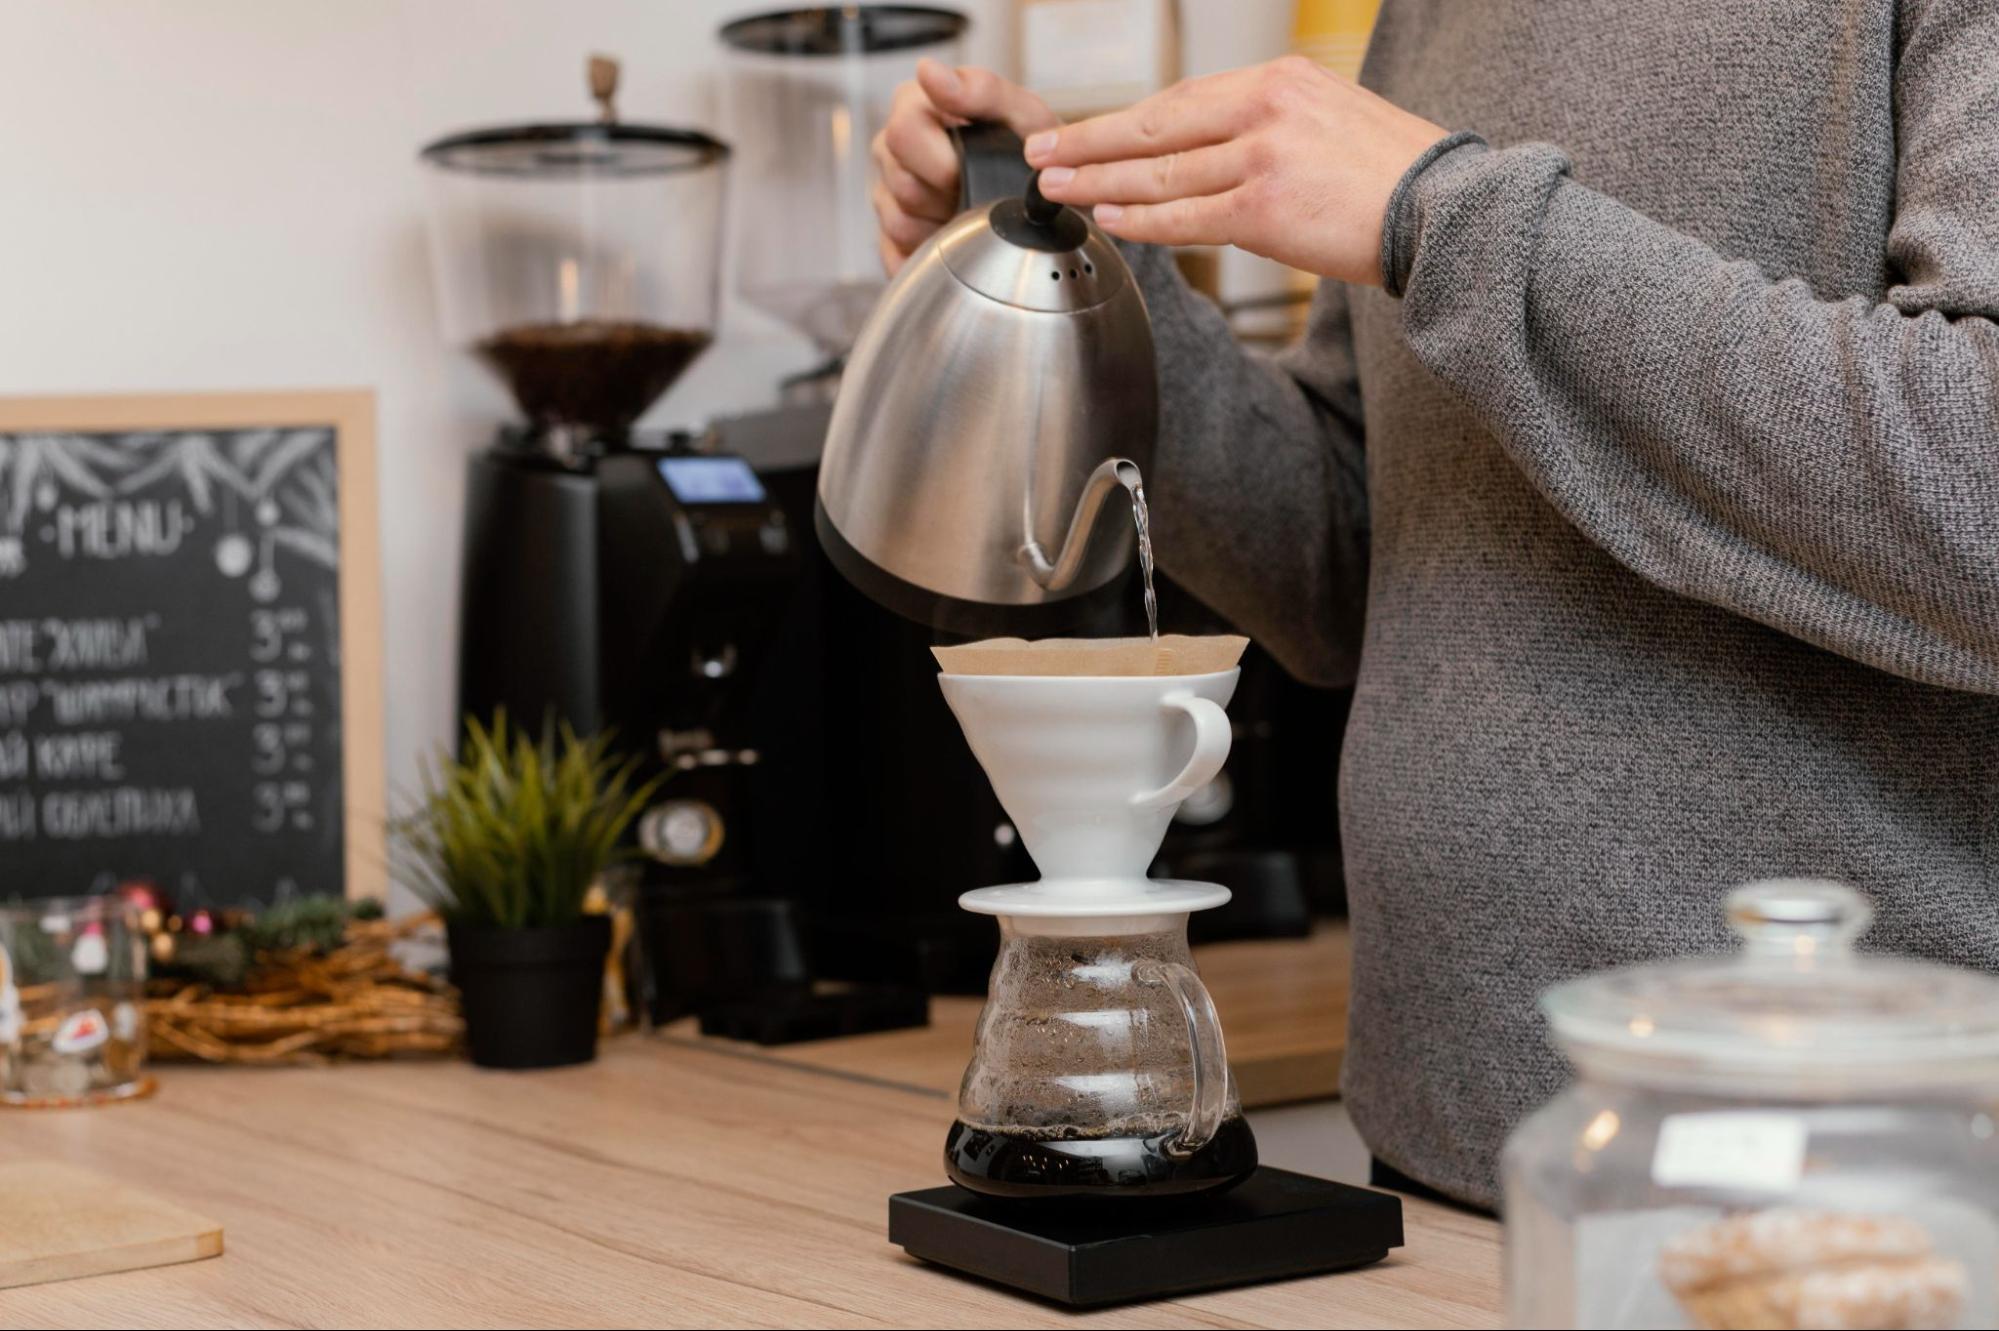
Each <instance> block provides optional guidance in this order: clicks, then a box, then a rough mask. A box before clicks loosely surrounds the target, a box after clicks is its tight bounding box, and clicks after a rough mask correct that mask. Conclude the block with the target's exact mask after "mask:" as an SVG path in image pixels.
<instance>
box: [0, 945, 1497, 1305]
mask: <svg viewBox="0 0 1999 1331" xmlns="http://www.w3.org/2000/svg"><path fill="white" fill-rule="evenodd" d="M1256 955H1257V954H1256V953H1255V952H1254V950H1253V949H1252V950H1251V951H1250V952H1249V956H1250V957H1252V958H1254V957H1255V956H1256ZM1201 964H1202V966H1203V969H1204V971H1206V972H1208V973H1209V975H1210V977H1211V979H1213V980H1214V981H1215V983H1216V987H1217V988H1218V989H1224V991H1226V986H1225V984H1224V982H1223V978H1222V977H1223V974H1224V972H1226V971H1227V970H1228V964H1227V963H1220V964H1218V963H1217V962H1216V961H1215V960H1214V959H1212V953H1211V952H1205V951H1204V953H1203V955H1202V961H1201ZM1248 969H1252V970H1254V969H1257V968H1256V967H1254V966H1250V967H1248ZM1246 992H1247V991H1246ZM1271 1001H1277V1000H1276V999H1275V998H1274V997H1273V998H1272V1000H1271ZM1252 1011H1253V1005H1250V1004H1246V1003H1245V1002H1240V1001H1239V1002H1238V1003H1237V1004H1236V1007H1235V1012H1234V1015H1233V1016H1231V1015H1229V1008H1228V1006H1227V1004H1226V1001H1224V1014H1225V1015H1224V1022H1225V1024H1228V1023H1235V1025H1231V1026H1228V1028H1229V1029H1230V1034H1231V1037H1232V1040H1233V1041H1234V1042H1236V1043H1238V1044H1242V1045H1244V1046H1245V1047H1246V1049H1254V1048H1255V1047H1256V1045H1257V1042H1258V1040H1259V1039H1262V1038H1266V1037H1263V1036H1259V1035H1256V1034H1253V1033H1252V1032H1253V1031H1254V1030H1255V1029H1256V1027H1257V1026H1258V1023H1257V1022H1256V1021H1255V1020H1254V1019H1253V1018H1252V1016H1251V1013H1252ZM1238 1026H1239V1027H1240V1029H1237V1027H1238ZM961 1036H962V1032H961ZM866 1038H868V1039H874V1040H881V1041H886V1040H888V1039H890V1038H891V1037H887V1036H877V1037H866ZM1267 1038H1269V1039H1270V1040H1271V1041H1272V1042H1273V1046H1272V1047H1276V1044H1277V1043H1280V1039H1279V1036H1278V1035H1277V1034H1275V1033H1273V1034H1271V1035H1269V1036H1268V1037H1267ZM842 1043H844V1044H849V1045H860V1044H862V1043H863V1042H862V1041H851V1042H842ZM831 1048H832V1047H831V1046H827V1047H825V1048H823V1049H821V1050H820V1051H819V1053H818V1054H817V1055H816V1056H815V1057H819V1058H827V1057H835V1056H837V1060H838V1061H844V1060H845V1055H844V1054H838V1053H837V1051H835V1054H832V1055H829V1053H828V1050H831ZM963 1059H964V1048H963V1043H962V1038H961V1039H960V1040H959V1041H958V1042H957V1043H956V1044H955V1045H954V1046H953V1047H950V1048H948V1049H945V1048H942V1047H941V1043H940V1049H939V1050H938V1052H936V1053H935V1054H934V1055H932V1056H931V1057H929V1058H927V1059H926V1058H923V1057H917V1056H913V1055H910V1056H906V1057H904V1058H903V1061H901V1062H896V1061H894V1060H883V1059H878V1058H875V1057H872V1056H869V1057H865V1058H863V1059H862V1060H861V1066H863V1067H867V1068H869V1069H871V1071H869V1072H868V1073H866V1074H865V1075H863V1074H859V1073H856V1072H854V1071H850V1070H847V1069H845V1068H840V1067H831V1066H809V1065H808V1063H809V1061H810V1059H809V1058H808V1057H802V1056H800V1055H799V1054H798V1052H797V1051H793V1053H792V1054H791V1055H789V1056H787V1057H783V1058H780V1057H773V1056H771V1055H770V1054H767V1053H765V1052H762V1051H754V1052H753V1051H750V1050H746V1049H741V1048H736V1047H732V1046H724V1045H720V1044H718V1043H715V1042H707V1041H699V1040H688V1039H683V1038H676V1037H673V1036H665V1037H648V1036H625V1037H621V1038H619V1039H616V1040H612V1041H609V1042H607V1043H606V1045H605V1047H604V1051H603V1055H602V1057H601V1058H600V1059H599V1060H598V1061H597V1062H596V1063H595V1064H591V1065H587V1066H584V1067H578V1068H564V1069H555V1070H551V1071H545V1072H536V1073H525V1074H523V1073H499V1072H487V1071H482V1070H480V1069H476V1068H473V1067H471V1066H469V1065H466V1064H463V1063H456V1062H449V1063H433V1062H426V1063H392V1064H380V1065H348V1066H344V1067H329V1068H300V1069H240V1070H239V1069H213V1068H183V1067H180V1066H171V1067H167V1068H165V1069H163V1071H162V1076H161V1083H162V1084H161V1089H160V1092H159V1094H158V1095H157V1096H156V1097H155V1098H153V1099H151V1100H148V1101H143V1102H139V1103H136V1104H129V1105H117V1106H111V1107H106V1108H101V1109H90V1110H72V1111H60V1112H49V1111H42V1112H36V1111H17V1112H12V1113H0V1162H4V1161H10V1160H20V1159H33V1158H43V1159H59V1160H66V1161H69V1162H71V1163H74V1164H77V1165H82V1166H85V1167H88V1168H91V1169H95V1170H99V1171H102V1172H107V1173H111V1174H114V1175H116V1176H117V1177H119V1178H121V1179H123V1180H125V1181H127V1182H130V1183H134V1184H138V1185H140V1186H143V1187H145V1188H148V1189H151V1190H153V1191H155V1192H158V1193H160V1194H162V1195H164V1196H167V1197H169V1198H171V1199H172V1200H174V1201H177V1202H179V1203H181V1204H183V1205H185V1206H187V1207H189V1208H190V1209H192V1210H195V1211H198V1212H201V1213H204V1214H206V1215H209V1216H212V1217H214V1218H216V1219H219V1220H220V1221H222V1223H223V1225H224V1227H225V1230H226V1242H227V1251H226V1253H225V1254H224V1256H222V1257H221V1258H219V1259H217V1260H212V1261H205V1262H197V1263H194V1264H191V1265H185V1266H173V1267H162V1268H158V1269H155V1270H150V1271H134V1272H127V1273H124V1274H119V1275H109V1276H97V1277H92V1278H90V1279H86V1280H78V1281H68V1282H62V1283H57V1284H48V1285H37V1286H29V1287H26V1288H21V1289H13V1290H0V1326H6V1327H10V1328H13V1327H22V1328H25V1327H55V1326H114V1325H115V1326H185V1325H203V1326H212V1325H229V1326H324V1325H338V1326H454V1327H455V1326H516V1325H543V1326H631V1325H643V1326H815V1327H816V1326H824V1327H848V1326H1008V1327H1013V1326H1067V1325H1071V1324H1088V1325H1092V1326H1105V1327H1127V1326H1129V1327H1155V1326H1204V1327H1280V1326H1315V1327H1343V1326H1379V1327H1417V1326H1422V1327H1437V1326H1449V1327H1486V1326H1496V1325H1498V1322H1499V1314H1498V1306H1499V1234H1498V1227H1497V1226H1496V1225H1495V1224H1493V1223H1492V1222H1490V1221H1486V1220H1482V1219H1479V1218H1477V1217H1473V1216H1469V1215H1466V1214H1463V1213H1460V1212H1457V1211H1453V1210H1450V1209H1448V1208H1444V1207H1439V1206H1434V1205H1431V1204H1429V1203H1425V1202H1420V1201H1416V1200H1413V1199H1405V1202H1404V1207H1405V1211H1404V1216H1405V1225H1406V1229H1407V1236H1408V1243H1407V1246H1405V1247H1404V1248H1402V1249H1400V1250H1399V1251H1397V1252H1396V1253H1395V1254H1393V1255H1392V1256H1391V1257H1390V1258H1389V1260H1388V1261H1386V1262H1383V1263H1380V1264H1378V1265H1376V1266H1373V1267H1369V1268H1366V1269H1363V1270H1359V1271H1351V1272H1346V1273H1343V1274H1340V1275H1334V1276H1325V1277H1319V1278H1315V1279H1310V1280H1297V1281H1289V1282H1284V1283H1280V1284H1274V1285H1263V1286H1255V1287H1249V1288H1244V1289H1236V1290H1223V1291H1219V1292H1216V1293H1212V1294H1203V1295H1198V1296H1193V1297H1187V1298H1181V1299H1175V1300H1172V1301H1170V1302H1163V1303H1156V1304H1147V1305H1139V1306H1135V1307H1127V1308H1119V1309H1111V1310H1107V1311H1101V1312H1096V1313H1088V1314H1075V1313H1068V1312H1065V1311H1062V1310H1060V1309H1058V1308H1056V1307H1053V1306H1052V1305H1048V1304H1043V1303H1038V1302H1034V1301H1030V1300H1027V1299H1022V1298H1019V1297H1016V1296H1013V1295H1010V1294H1007V1293H1004V1292H1002V1291H1000V1290H998V1289H996V1288H994V1287H991V1286H987V1285H983V1284H978V1283H975V1282H972V1281H968V1280H964V1279H962V1278H960V1277H957V1276H954V1275H951V1274H949V1273H947V1272H944V1271H940V1270H936V1269H934V1268H931V1267H927V1266H924V1265H923V1264H921V1263H919V1262H916V1261H913V1260H911V1259H909V1258H907V1257H905V1256H904V1255H903V1254H902V1252H901V1251H900V1250H899V1249H897V1248H894V1247H891V1246H890V1245H889V1243H888V1241H887V1239H886V1238H885V1237H884V1234H885V1228H886V1219H887V1198H888V1195H889V1194H890V1193H892V1192H899V1191H903V1190H905V1189H910V1188H922V1187H930V1186H934V1185H936V1184H938V1183H940V1182H941V1181H942V1177H941V1171H940V1169H939V1164H938V1151H939V1147H940V1144H941V1142H942V1140H943V1134H944V1130H945V1128H946V1126H947V1125H948V1124H949V1123H950V1121H951V1117H952V1103H951V1099H950V1097H949V1095H948V1094H945V1093H943V1092H941V1091H940V1090H939V1089H937V1083H938V1080H939V1078H940V1077H945V1076H946V1075H947V1074H948V1077H949V1078H950V1079H955V1077H956V1074H957V1071H958V1069H959V1068H960V1067H962V1064H963ZM947 1064H948V1066H946V1065H947ZM940 1069H941V1070H940ZM893 1076H904V1077H909V1078H911V1080H910V1081H909V1082H908V1084H898V1083H897V1082H895V1081H894V1080H892V1079H890V1078H892V1077H893ZM0 1203H4V1199H0Z"/></svg>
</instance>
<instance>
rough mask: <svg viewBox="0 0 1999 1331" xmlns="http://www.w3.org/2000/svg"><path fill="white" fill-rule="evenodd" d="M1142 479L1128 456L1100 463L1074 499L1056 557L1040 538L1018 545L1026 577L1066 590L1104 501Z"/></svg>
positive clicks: (1051, 588)
mask: <svg viewBox="0 0 1999 1331" xmlns="http://www.w3.org/2000/svg"><path fill="white" fill-rule="evenodd" d="M1144 479H1145V478H1144V477H1143V476H1141V475H1140V474H1139V470H1138V464H1137V463H1135V462H1133V461H1132V460H1131V459H1129V458H1105V459H1104V460H1103V461H1102V462H1101V463H1099V464H1098V465H1097V469H1096V470H1095V471H1093V472H1091V473H1090V479H1089V481H1088V482H1086V483H1085V484H1084V486H1083V493H1082V496H1081V497H1080V498H1078V499H1077V500H1076V511H1075V512H1074V513H1072V514H1071V515H1070V517H1069V530H1068V533H1067V534H1066V535H1064V536H1063V538H1062V544H1061V545H1060V546H1059V547H1058V548H1057V549H1056V552H1055V558H1053V559H1050V558H1049V557H1048V555H1047V553H1046V552H1045V551H1043V550H1042V548H1041V543H1040V542H1039V541H1035V540H1032V539H1030V540H1029V541H1028V542H1027V544H1025V545H1023V546H1021V547H1020V562H1021V563H1022V564H1023V565H1024V566H1025V567H1026V569H1027V574H1028V576H1029V577H1031V578H1033V579H1034V580H1035V581H1036V582H1038V583H1040V584H1041V586H1043V587H1044V588H1046V589H1047V590H1049V591H1051V592H1059V591H1065V590H1067V589H1068V587H1069V585H1070V584H1071V583H1073V582H1075V581H1076V575H1077V574H1078V573H1079V572H1081V571H1082V568H1083V560H1084V558H1085V557H1086V556H1087V555H1088V554H1089V545H1090V532H1091V531H1092V529H1094V528H1095V527H1096V525H1097V514H1098V513H1099V512H1101V511H1102V510H1103V507H1104V500H1105V499H1107V498H1108V497H1109V496H1110V493H1111V491H1113V490H1116V489H1118V488H1120V487H1122V488H1123V489H1124V490H1125V492H1126V493H1130V492H1132V491H1135V490H1137V489H1138V487H1139V485H1140V484H1141V483H1142V482H1143V481H1144Z"/></svg>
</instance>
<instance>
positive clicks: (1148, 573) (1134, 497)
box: [1124, 468, 1159, 642]
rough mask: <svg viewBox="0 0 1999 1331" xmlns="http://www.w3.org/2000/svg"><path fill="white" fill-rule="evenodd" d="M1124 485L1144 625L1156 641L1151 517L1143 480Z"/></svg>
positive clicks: (1155, 596)
mask: <svg viewBox="0 0 1999 1331" xmlns="http://www.w3.org/2000/svg"><path fill="white" fill-rule="evenodd" d="M1133 470H1134V471H1136V468H1134V469H1133ZM1124 487H1125V489H1127V490H1129V491H1131V520H1132V523H1133V525H1134V526H1136V527H1137V528H1138V571H1139V572H1140V573H1141V574H1143V575H1144V576H1145V627H1146V629H1147V631H1149V632H1150V633H1151V634H1152V640H1153V641H1154V642H1158V641H1159V597H1158V595H1157V594H1156V593H1155V592H1154V591H1153V590H1152V517H1151V514H1149V513H1147V512H1146V508H1145V482H1144V481H1143V480H1138V479H1133V480H1126V481H1125V482H1124Z"/></svg>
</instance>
